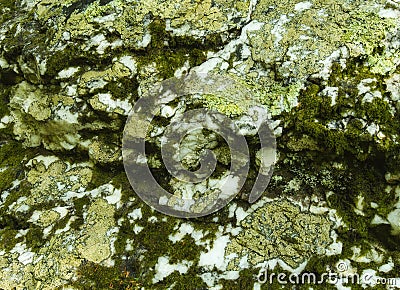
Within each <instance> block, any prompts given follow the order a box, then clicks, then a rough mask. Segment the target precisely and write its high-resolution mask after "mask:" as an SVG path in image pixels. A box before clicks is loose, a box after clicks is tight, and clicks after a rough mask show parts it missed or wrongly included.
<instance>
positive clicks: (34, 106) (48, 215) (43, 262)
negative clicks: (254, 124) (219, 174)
mask: <svg viewBox="0 0 400 290" xmlns="http://www.w3.org/2000/svg"><path fill="white" fill-rule="evenodd" d="M0 12H1V14H0V15H1V16H0V137H1V140H0V240H1V243H0V288H1V289H57V288H63V287H64V288H65V289H264V287H266V288H265V289H278V288H279V283H278V282H277V280H276V279H274V281H273V285H272V286H270V285H268V284H262V283H259V282H260V281H258V280H257V276H258V274H259V272H260V270H263V269H267V268H268V271H269V273H272V272H274V273H280V272H283V273H286V274H287V275H289V274H290V273H297V274H299V273H315V274H316V275H317V276H318V277H321V275H323V274H324V273H326V272H332V273H336V274H351V273H353V274H354V273H357V274H359V275H360V276H361V275H364V276H363V277H364V278H365V277H367V276H368V275H370V279H369V280H367V279H364V280H362V281H361V282H360V283H361V284H362V285H361V286H362V287H373V286H374V285H375V284H376V283H378V282H379V280H378V279H383V278H387V279H389V278H393V277H398V276H399V273H400V246H399V245H400V178H399V176H400V145H399V138H400V136H399V134H400V40H399V39H400V3H399V2H398V1H397V0H368V1H365V0H364V1H358V0H357V1H350V0H339V1H331V0H315V1H300V0H298V1H280V2H278V3H277V1H269V0H258V1H257V0H243V1H230V0H216V1H211V0H210V1H200V0H196V1H186V0H184V1H175V0H168V1H153V0H152V1H144V0H139V1H133V0H86V1H76V0H63V1H54V0H17V1H13V0H4V1H2V2H1V3H0ZM191 71H197V72H199V73H214V74H218V75H226V76H229V77H231V78H235V79H237V80H238V81H239V82H240V83H241V85H242V86H245V87H246V88H247V90H248V91H249V92H250V95H249V96H248V99H246V98H245V99H239V100H238V99H234V98H231V95H230V94H228V93H226V94H225V95H217V94H204V95H202V96H200V97H199V98H200V100H201V101H200V102H199V103H198V104H197V103H196V105H201V106H202V107H204V108H208V109H212V110H216V111H219V112H221V113H223V114H225V115H226V116H228V117H230V118H238V119H240V118H242V119H241V121H242V124H248V123H246V119H245V118H244V117H243V112H244V110H245V108H247V107H248V103H249V102H250V103H254V102H255V103H257V104H258V105H260V106H262V107H263V108H265V109H266V110H267V111H268V112H269V117H270V119H271V127H272V129H273V130H274V132H275V135H276V143H277V157H278V158H277V162H276V164H275V170H274V174H273V176H272V179H271V182H270V184H269V186H268V188H267V190H266V192H265V193H264V194H263V197H262V198H261V199H260V200H259V201H257V202H256V203H254V204H252V205H251V204H249V203H248V202H247V201H245V200H243V198H240V197H241V196H242V197H243V196H245V195H246V191H248V190H250V189H251V188H248V186H247V185H246V184H245V186H244V189H243V192H241V196H237V198H235V199H233V200H232V201H231V202H230V203H229V205H228V206H226V207H225V208H223V209H222V210H221V211H218V212H216V213H214V214H212V215H209V216H206V217H202V218H197V219H191V220H186V219H179V218H174V217H170V216H166V215H163V214H161V213H158V212H156V211H154V210H152V209H151V208H150V207H149V206H147V205H146V204H145V203H144V202H142V201H141V200H140V199H139V198H138V196H137V195H136V194H135V192H134V191H133V190H132V188H131V186H130V184H129V181H128V179H127V177H126V174H125V171H124V167H123V163H122V153H121V151H122V150H121V149H122V136H123V129H124V125H125V122H126V120H127V117H128V115H129V112H130V111H131V109H132V108H133V106H134V104H135V103H136V102H137V100H138V99H140V98H141V97H143V96H145V95H146V92H148V91H149V90H150V89H151V88H152V86H153V85H154V84H155V83H159V82H161V81H163V80H166V79H168V78H171V77H173V76H175V77H181V76H184V75H186V74H187V73H188V72H191ZM187 98H189V99H190V98H192V97H191V96H188V97H187ZM192 99H193V100H195V99H196V98H195V97H193V98H192ZM185 104H186V103H184V104H180V106H184V105H185ZM177 108H178V109H179V108H181V107H179V106H175V105H174V104H171V105H168V106H165V107H163V108H162V110H160V115H161V117H165V118H169V117H171V116H173V115H174V114H175V113H176V112H177V110H178V109H177ZM161 121H162V120H161ZM161 121H160V122H161ZM161 123H162V122H161ZM139 125H140V124H138V126H139ZM243 127H245V126H243ZM156 128H157V127H156ZM247 130H249V131H251V128H250V129H249V128H247ZM159 133H160V132H158V131H157V130H154V131H153V132H152V134H153V137H154V136H155V137H154V138H153V137H149V138H153V139H151V142H153V143H157V142H161V141H159V140H158V137H157V134H159ZM151 142H150V143H151ZM185 142H186V149H187V154H186V155H185V154H184V155H183V156H181V158H182V160H183V163H184V164H186V165H185V166H187V167H188V168H191V167H192V168H195V167H196V166H197V165H198V163H197V162H198V156H197V155H198V154H200V151H202V150H203V149H204V148H206V149H211V150H215V152H214V153H215V154H216V156H217V159H218V162H219V164H220V165H221V166H227V165H228V164H229V163H230V158H229V148H227V147H226V146H224V145H223V144H222V142H221V140H220V139H218V137H217V136H214V135H209V134H205V133H204V132H201V133H198V135H197V137H196V138H194V139H193V138H192V139H190V138H188V140H187V141H185ZM198 143H201V144H202V145H196V144H198ZM204 144H206V145H204ZM196 146H197V147H196ZM249 146H250V151H251V152H252V153H251V154H252V156H253V158H254V160H255V161H254V162H253V163H254V164H255V165H254V164H253V165H252V166H254V168H259V167H260V166H261V167H263V166H264V164H263V162H262V161H260V156H262V155H263V154H264V153H265V152H264V151H263V150H260V148H259V147H257V145H255V143H251V142H250V144H249ZM184 147H185V146H184ZM150 155H151V154H150ZM148 157H149V160H148V161H149V164H150V165H151V167H152V168H153V169H154V170H158V169H160V168H162V164H161V161H160V160H159V159H158V157H157V156H153V157H152V156H148ZM262 170H265V168H262ZM248 177H249V179H250V180H251V179H254V178H255V173H254V172H253V171H250V173H249V176H248ZM159 181H160V182H161V183H163V182H165V184H164V185H165V186H166V187H167V188H174V189H179V190H180V189H181V188H182V185H180V184H179V182H178V181H177V182H175V183H174V182H173V181H169V180H167V179H164V175H160V178H159ZM200 185H201V184H200ZM200 185H199V188H200V187H202V186H200ZM246 186H247V187H246ZM247 194H248V193H247ZM365 275H367V276H365ZM393 281H394V282H395V283H397V287H400V280H399V279H397V280H391V282H392V286H390V287H394V285H393V284H394V282H393ZM374 283H375V284H374ZM310 286H312V287H313V289H330V288H327V287H332V288H333V289H335V288H337V289H350V288H343V287H344V286H346V287H352V285H351V283H346V282H345V281H340V282H337V283H336V285H327V284H326V283H325V284H322V285H310ZM268 287H272V288H268ZM299 287H300V286H299ZM355 287H356V286H355ZM299 289H300V288H299ZM385 289H389V286H388V288H385Z"/></svg>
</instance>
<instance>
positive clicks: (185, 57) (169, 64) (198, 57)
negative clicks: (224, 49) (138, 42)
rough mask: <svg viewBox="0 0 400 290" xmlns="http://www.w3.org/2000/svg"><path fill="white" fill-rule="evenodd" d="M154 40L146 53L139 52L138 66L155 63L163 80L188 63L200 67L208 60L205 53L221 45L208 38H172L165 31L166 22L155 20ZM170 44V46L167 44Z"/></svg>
mask: <svg viewBox="0 0 400 290" xmlns="http://www.w3.org/2000/svg"><path fill="white" fill-rule="evenodd" d="M149 29H150V32H151V36H152V40H151V43H150V44H149V46H148V47H147V48H146V51H145V53H143V52H138V54H139V55H140V56H141V57H140V58H139V59H138V66H139V68H140V67H141V66H145V65H147V64H151V63H155V64H156V66H157V69H158V71H159V73H160V77H161V78H163V79H167V78H170V77H172V76H173V75H174V73H175V71H176V70H177V69H178V68H181V67H182V66H183V65H184V64H185V62H186V61H188V62H189V65H190V67H193V66H197V65H200V64H201V63H203V62H204V61H205V60H206V55H205V53H204V52H205V51H207V50H216V49H218V47H215V46H214V45H215V44H216V43H220V42H218V41H217V40H215V39H213V38H210V37H208V38H207V39H208V40H206V41H205V42H202V41H200V40H195V39H193V38H191V37H184V38H183V37H176V36H171V35H169V34H168V33H167V32H166V31H165V21H161V20H154V21H153V22H152V23H151V24H150V26H149ZM166 43H168V44H166Z"/></svg>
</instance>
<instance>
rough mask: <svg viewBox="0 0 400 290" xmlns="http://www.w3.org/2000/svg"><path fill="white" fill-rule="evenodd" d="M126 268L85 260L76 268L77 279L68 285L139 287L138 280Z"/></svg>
mask: <svg viewBox="0 0 400 290" xmlns="http://www.w3.org/2000/svg"><path fill="white" fill-rule="evenodd" d="M132 274H133V273H131V272H129V271H128V270H127V269H126V268H119V267H117V266H116V267H105V266H101V265H98V264H95V263H92V262H85V263H84V264H83V265H81V266H80V267H79V269H78V277H79V278H78V281H77V282H73V283H71V284H70V285H72V286H74V287H76V288H77V289H84V290H86V289H88V290H89V289H99V290H103V289H126V290H131V289H132V290H133V289H140V286H141V285H140V281H139V280H138V279H137V278H136V277H134V276H133V275H132Z"/></svg>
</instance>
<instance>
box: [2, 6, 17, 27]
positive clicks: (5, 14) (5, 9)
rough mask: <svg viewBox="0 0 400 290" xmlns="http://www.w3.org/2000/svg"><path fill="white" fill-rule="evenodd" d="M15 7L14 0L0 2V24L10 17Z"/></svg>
mask: <svg viewBox="0 0 400 290" xmlns="http://www.w3.org/2000/svg"><path fill="white" fill-rule="evenodd" d="M15 8H16V1H15V0H2V1H1V2H0V12H1V16H0V25H1V24H3V23H4V22H6V21H7V20H9V19H11V18H12V16H13V12H14V11H15V10H16V9H15Z"/></svg>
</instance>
